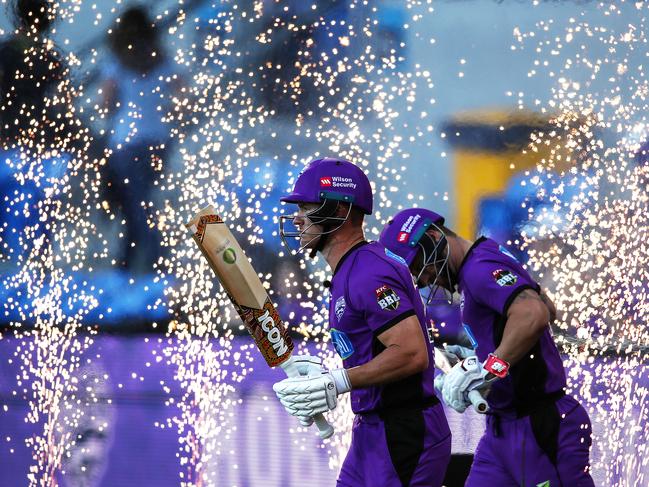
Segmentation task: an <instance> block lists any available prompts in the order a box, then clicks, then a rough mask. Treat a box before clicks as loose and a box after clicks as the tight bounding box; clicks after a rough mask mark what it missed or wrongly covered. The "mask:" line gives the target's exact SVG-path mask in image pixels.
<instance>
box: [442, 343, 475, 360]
mask: <svg viewBox="0 0 649 487" xmlns="http://www.w3.org/2000/svg"><path fill="white" fill-rule="evenodd" d="M444 350H446V351H447V352H449V353H452V354H453V355H455V356H456V357H459V358H460V359H463V358H469V357H474V356H475V350H473V349H472V348H467V347H463V346H462V345H444Z"/></svg>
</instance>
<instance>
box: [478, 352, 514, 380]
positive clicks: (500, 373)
mask: <svg viewBox="0 0 649 487" xmlns="http://www.w3.org/2000/svg"><path fill="white" fill-rule="evenodd" d="M483 367H484V368H485V370H486V371H487V372H489V373H490V374H493V375H495V376H496V377H498V378H499V379H503V378H504V377H507V374H509V362H507V361H505V360H503V359H501V358H498V357H496V356H495V355H494V354H493V353H490V354H489V356H488V357H487V360H485V363H484V365H483Z"/></svg>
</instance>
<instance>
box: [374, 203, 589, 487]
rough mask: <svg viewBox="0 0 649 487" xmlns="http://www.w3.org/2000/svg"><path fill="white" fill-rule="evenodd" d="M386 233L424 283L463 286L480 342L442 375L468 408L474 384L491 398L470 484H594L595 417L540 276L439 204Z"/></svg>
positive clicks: (455, 401) (453, 400)
mask: <svg viewBox="0 0 649 487" xmlns="http://www.w3.org/2000/svg"><path fill="white" fill-rule="evenodd" d="M379 241H380V242H381V243H382V244H383V245H385V247H386V248H387V249H389V250H391V251H392V252H394V253H395V254H397V255H399V256H400V257H402V258H403V259H404V260H405V261H406V262H407V264H408V265H409V267H410V271H411V272H412V275H413V276H414V277H415V279H416V281H417V285H418V286H419V287H422V288H423V287H426V286H429V287H430V292H431V293H437V291H440V290H441V291H444V290H445V291H446V292H448V293H451V292H454V291H457V292H459V293H460V313H461V318H462V324H463V327H464V328H465V331H466V333H467V334H468V335H469V337H470V338H471V341H472V344H473V349H474V350H469V349H463V348H462V347H455V348H454V349H453V350H455V351H456V352H459V354H460V355H461V357H460V358H461V359H462V360H461V361H460V362H458V363H457V364H456V365H455V366H454V367H453V368H452V369H451V370H450V372H448V373H447V374H446V375H445V376H443V378H442V380H441V381H438V384H437V385H438V387H439V388H440V389H441V391H442V396H443V398H444V401H445V402H446V404H448V405H449V406H450V407H452V408H453V409H455V410H456V411H458V412H460V413H461V412H464V410H465V409H466V408H467V407H468V406H469V404H470V402H469V400H468V397H467V394H468V392H469V391H472V390H479V391H481V392H482V393H483V394H485V395H486V398H487V402H488V404H489V407H490V414H489V416H488V418H487V429H486V432H485V434H484V436H483V437H482V438H481V440H480V442H479V444H478V447H477V449H476V452H475V457H474V460H473V465H472V467H471V472H470V474H469V477H468V479H467V482H466V484H465V486H468V487H484V486H498V487H516V486H525V487H528V486H530V487H585V486H589V487H590V486H593V485H594V484H593V480H592V478H591V476H590V474H589V458H588V457H589V450H590V446H591V424H590V420H589V418H588V414H587V413H586V411H585V410H584V408H583V407H582V406H581V405H580V404H579V402H577V401H576V400H575V399H574V398H573V397H571V396H568V395H566V393H565V387H566V375H565V371H564V369H563V364H562V362H561V357H560V356H559V352H558V351H557V348H556V346H555V344H554V341H553V339H552V335H551V333H550V327H549V323H550V321H551V320H552V319H554V315H555V314H556V309H555V308H554V305H553V304H552V301H550V299H549V298H547V296H545V294H544V293H542V292H541V289H540V287H539V285H538V284H537V283H536V282H535V281H534V280H533V279H532V278H531V277H530V275H529V274H528V273H527V272H526V271H525V269H524V268H523V267H522V266H521V265H520V264H519V263H518V262H517V261H516V259H515V258H514V257H513V256H512V255H511V254H510V253H509V252H508V251H507V250H506V249H505V248H504V247H502V246H500V245H498V244H497V243H496V242H495V241H493V240H491V239H488V238H485V237H480V238H479V239H478V240H476V241H475V242H469V241H467V240H464V239H462V238H460V237H459V236H457V235H456V234H455V233H453V232H452V231H451V230H449V229H448V228H446V227H445V226H444V218H442V217H441V216H440V215H438V214H437V213H434V212H432V211H428V210H424V209H419V208H413V209H408V210H404V211H401V212H399V213H397V214H396V215H395V216H394V218H393V219H392V220H390V221H389V222H388V224H387V225H386V226H385V228H384V229H383V231H382V233H381V236H380V239H379ZM440 382H441V384H440Z"/></svg>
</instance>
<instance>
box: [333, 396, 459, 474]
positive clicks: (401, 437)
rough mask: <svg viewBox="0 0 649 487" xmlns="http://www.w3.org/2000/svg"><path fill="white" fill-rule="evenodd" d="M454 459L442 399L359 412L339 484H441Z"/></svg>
mask: <svg viewBox="0 0 649 487" xmlns="http://www.w3.org/2000/svg"><path fill="white" fill-rule="evenodd" d="M450 458H451V431H450V429H449V427H448V423H447V422H446V416H445V415H444V410H443V408H442V406H441V404H439V403H437V404H435V405H433V406H430V407H427V408H425V409H422V408H398V409H396V408H395V409H390V410H389V411H388V412H381V413H369V414H359V415H357V416H356V418H355V419H354V426H353V429H352V444H351V447H350V448H349V452H348V453H347V457H346V458H345V461H344V462H343V466H342V468H341V470H340V475H339V476H338V482H337V487H402V486H410V487H440V486H441V485H442V481H443V480H444V474H445V473H446V467H447V466H448V462H449V460H450Z"/></svg>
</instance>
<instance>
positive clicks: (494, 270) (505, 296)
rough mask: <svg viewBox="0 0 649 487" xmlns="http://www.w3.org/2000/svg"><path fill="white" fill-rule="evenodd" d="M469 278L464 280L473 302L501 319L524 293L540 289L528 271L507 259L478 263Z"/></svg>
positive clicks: (466, 277) (467, 276)
mask: <svg viewBox="0 0 649 487" xmlns="http://www.w3.org/2000/svg"><path fill="white" fill-rule="evenodd" d="M467 274H468V275H466V276H465V279H466V282H467V288H468V290H469V292H470V293H471V296H472V298H473V299H474V300H475V301H476V302H478V303H480V304H481V305H483V306H486V307H487V308H490V309H492V310H493V311H495V312H497V313H499V314H502V315H505V314H506V313H507V309H508V308H509V305H510V304H511V302H512V301H513V300H514V298H515V297H516V296H517V295H518V294H519V293H520V292H522V291H523V290H525V289H534V290H536V291H539V285H538V284H537V283H536V282H535V281H534V280H533V279H532V278H531V277H530V275H529V274H528V273H527V271H526V270H525V269H523V268H522V267H521V266H520V265H518V264H517V263H516V262H513V261H512V260H510V259H508V258H503V259H502V260H489V261H482V262H479V263H476V264H475V265H474V266H473V267H472V268H471V270H470V273H467Z"/></svg>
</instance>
